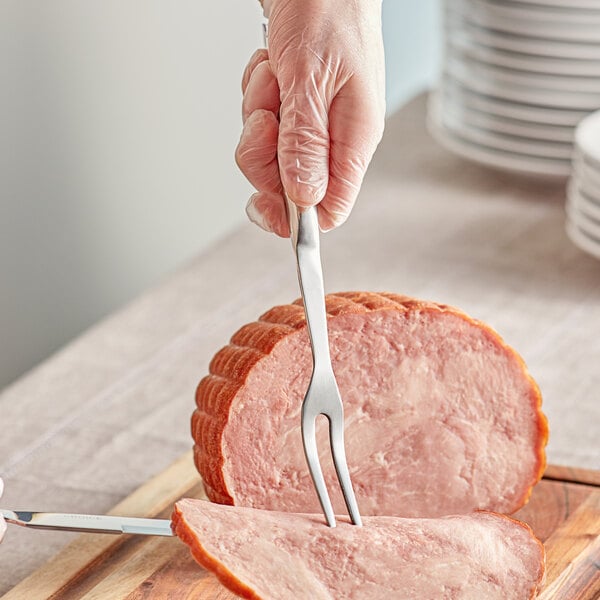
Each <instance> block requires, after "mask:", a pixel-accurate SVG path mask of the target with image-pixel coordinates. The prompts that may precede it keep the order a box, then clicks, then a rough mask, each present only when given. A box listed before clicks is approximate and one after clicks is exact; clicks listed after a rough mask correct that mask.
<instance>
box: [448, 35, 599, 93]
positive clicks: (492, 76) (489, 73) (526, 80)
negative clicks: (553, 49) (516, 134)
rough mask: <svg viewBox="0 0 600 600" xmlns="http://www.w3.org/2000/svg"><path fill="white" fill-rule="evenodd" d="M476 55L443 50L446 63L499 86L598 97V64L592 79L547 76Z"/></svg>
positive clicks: (454, 49) (570, 76) (571, 76)
mask: <svg viewBox="0 0 600 600" xmlns="http://www.w3.org/2000/svg"><path fill="white" fill-rule="evenodd" d="M478 54H479V53H471V54H469V52H464V51H462V50H460V49H457V48H453V47H452V45H449V47H448V48H447V49H446V61H447V62H451V61H457V62H460V63H462V64H464V65H465V68H467V69H468V70H469V71H473V72H474V73H476V72H480V73H481V74H482V76H483V77H485V78H486V79H487V80H489V81H490V82H493V83H494V84H497V85H500V86H502V85H503V84H507V85H509V86H515V87H517V88H523V87H525V88H529V89H535V90H548V91H552V92H556V91H557V92H573V90H577V92H582V93H586V94H596V96H599V95H600V63H598V65H599V70H598V73H597V75H596V76H595V77H579V76H575V75H573V74H569V75H548V74H541V73H535V72H532V71H524V70H519V69H513V68H511V67H505V66H502V67H500V66H498V65H494V64H490V63H488V62H486V61H485V59H484V58H482V57H481V56H480V55H478Z"/></svg>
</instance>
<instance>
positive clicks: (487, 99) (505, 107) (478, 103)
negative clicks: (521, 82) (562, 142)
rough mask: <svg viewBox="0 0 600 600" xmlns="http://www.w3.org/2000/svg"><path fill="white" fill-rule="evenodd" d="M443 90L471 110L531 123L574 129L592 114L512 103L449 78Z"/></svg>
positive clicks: (582, 111) (445, 81)
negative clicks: (476, 90)
mask: <svg viewBox="0 0 600 600" xmlns="http://www.w3.org/2000/svg"><path fill="white" fill-rule="evenodd" d="M441 88H442V89H443V91H444V95H448V96H452V97H453V98H455V99H456V100H455V102H457V103H461V104H464V105H465V106H467V107H469V108H475V109H476V110H480V111H482V112H487V113H490V114H493V115H497V116H500V117H507V118H509V119H517V120H521V121H528V122H530V123H540V124H542V125H560V126H563V127H571V128H573V129H574V128H575V126H576V125H577V123H579V122H580V121H581V119H583V118H584V117H585V116H587V115H588V114H589V113H590V111H585V110H565V109H557V108H548V107H544V106H535V105H531V104H524V103H522V102H511V101H509V100H504V99H501V98H495V97H493V96H488V95H485V94H479V93H477V92H475V91H473V90H470V89H467V88H466V87H464V86H462V85H461V84H460V83H458V82H457V81H455V80H453V79H448V78H443V79H442V82H441Z"/></svg>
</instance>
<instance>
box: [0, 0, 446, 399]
mask: <svg viewBox="0 0 600 600" xmlns="http://www.w3.org/2000/svg"><path fill="white" fill-rule="evenodd" d="M260 16H261V12H260V10H259V7H258V3H257V2H254V1H253V0H222V1H218V2H217V1H214V2H206V1H198V0H195V1H190V0H180V1H179V2H177V3H167V2H164V1H163V2H159V1H156V0H155V1H151V0H146V1H144V2H142V1H141V0H139V1H134V0H105V1H103V2H80V1H78V0H53V1H52V2H41V1H39V0H37V1H35V0H0V82H1V83H0V340H1V342H2V351H1V354H0V387H2V386H4V385H6V384H8V383H9V382H10V381H12V380H13V379H15V378H16V377H18V376H19V375H20V374H21V373H23V372H25V371H26V370H28V369H29V368H31V367H32V366H33V365H35V364H36V363H38V362H39V361H40V360H42V359H43V358H44V357H46V356H48V355H49V354H50V353H52V352H53V351H54V350H56V349H57V348H59V347H60V346H61V345H63V344H64V343H65V342H67V341H68V340H69V339H71V338H72V337H74V336H75V335H77V334H78V333H79V332H81V331H82V330H83V329H85V328H87V327H89V326H90V325H91V324H93V323H94V322H95V321H97V320H98V319H100V318H102V317H103V316H104V315H106V314H108V313H109V312H111V311H112V310H115V309H116V308H117V307H118V306H120V305H122V304H123V303H125V302H127V301H128V300H129V299H131V298H132V297H134V296H135V295H137V294H138V293H140V291H141V290H143V289H144V288H146V287H148V286H149V285H151V284H152V283H154V282H156V281H157V280H158V279H160V278H161V277H162V276H164V275H165V274H166V273H168V272H169V271H171V270H172V269H174V268H175V267H176V266H177V265H179V264H181V263H182V262H184V261H185V260H188V259H189V258H190V257H192V256H193V255H195V254H196V253H198V252H200V251H201V250H202V249H203V248H205V247H207V246H208V245H209V244H211V243H213V242H214V241H215V240H217V239H218V238H219V237H221V236H224V235H226V234H227V233H229V232H231V231H232V230H233V229H234V228H235V227H236V226H238V225H239V224H240V223H241V222H243V220H244V219H245V215H244V212H243V207H244V206H245V203H246V199H247V197H248V195H249V194H250V192H251V189H250V186H249V185H248V184H247V183H246V181H245V180H244V178H243V176H242V175H241V174H240V173H238V171H237V168H236V166H235V163H234V160H233V151H234V148H235V145H236V143H237V139H238V137H239V132H240V128H241V120H240V117H239V114H240V99H241V92H240V87H239V83H240V77H241V73H242V70H243V68H244V66H245V64H246V61H247V59H248V57H249V56H250V54H251V53H252V52H253V51H254V49H255V48H256V47H257V46H258V45H259V44H260V43H261V34H260V25H259V23H260ZM384 37H385V44H386V74H387V81H388V91H387V97H388V111H389V112H393V111H394V110H396V109H397V108H398V107H399V106H400V105H401V104H402V103H403V102H404V101H405V100H406V99H408V98H409V97H410V96H412V95H413V94H414V93H416V92H418V91H419V90H421V89H423V88H424V87H426V86H428V85H430V84H431V83H432V81H433V80H434V78H435V75H436V71H437V64H438V58H439V53H440V52H439V46H440V42H439V15H438V2H437V0H425V1H421V2H419V1H418V0H385V1H384ZM265 235H266V234H265Z"/></svg>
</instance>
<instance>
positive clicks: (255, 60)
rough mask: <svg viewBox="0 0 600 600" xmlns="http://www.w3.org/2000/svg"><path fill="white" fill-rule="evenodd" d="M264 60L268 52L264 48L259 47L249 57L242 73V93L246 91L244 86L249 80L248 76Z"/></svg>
mask: <svg viewBox="0 0 600 600" xmlns="http://www.w3.org/2000/svg"><path fill="white" fill-rule="evenodd" d="M265 60H269V52H268V51H267V49H266V48H259V49H258V50H256V52H255V53H254V54H253V55H252V56H251V57H250V60H249V61H248V64H247V65H246V68H245V69H244V74H243V75H242V94H245V93H246V87H247V85H248V82H249V81H250V77H251V76H252V72H253V71H254V69H255V68H256V67H257V66H258V65H259V64H260V63H261V62H263V61H265Z"/></svg>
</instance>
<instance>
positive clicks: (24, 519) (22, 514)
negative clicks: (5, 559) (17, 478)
mask: <svg viewBox="0 0 600 600" xmlns="http://www.w3.org/2000/svg"><path fill="white" fill-rule="evenodd" d="M0 515H2V516H3V517H4V519H5V520H6V522H7V523H12V524H13V525H20V526H21V527H30V528H32V529H59V530H63V531H79V532H83V533H116V534H118V533H133V534H139V535H162V536H172V535H173V531H172V530H171V521H169V520H168V519H144V518H139V517H117V516H112V515H82V514H69V513H52V512H31V511H14V510H6V509H0Z"/></svg>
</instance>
